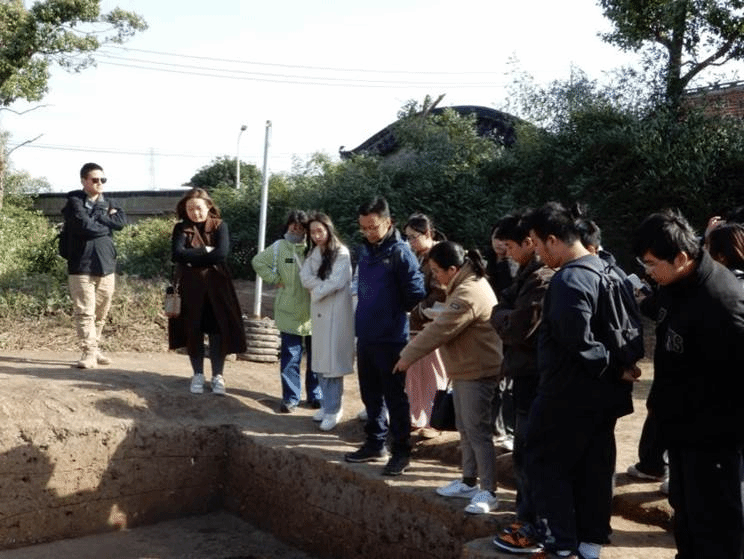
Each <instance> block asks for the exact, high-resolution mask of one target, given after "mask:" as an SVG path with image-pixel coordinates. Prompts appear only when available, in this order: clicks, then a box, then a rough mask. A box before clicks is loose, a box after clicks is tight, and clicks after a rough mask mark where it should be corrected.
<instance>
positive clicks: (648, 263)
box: [635, 256, 659, 272]
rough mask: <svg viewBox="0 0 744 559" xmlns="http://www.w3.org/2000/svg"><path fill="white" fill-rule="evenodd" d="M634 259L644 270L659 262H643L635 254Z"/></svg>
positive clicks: (653, 266)
mask: <svg viewBox="0 0 744 559" xmlns="http://www.w3.org/2000/svg"><path fill="white" fill-rule="evenodd" d="M635 260H636V262H637V263H638V264H640V265H641V266H643V269H644V270H646V272H648V271H649V270H651V269H653V268H656V266H657V265H658V264H659V262H644V261H643V260H641V258H640V257H639V256H636V259H635Z"/></svg>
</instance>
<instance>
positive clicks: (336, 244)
mask: <svg viewBox="0 0 744 559" xmlns="http://www.w3.org/2000/svg"><path fill="white" fill-rule="evenodd" d="M313 221H317V222H318V223H320V224H321V225H322V226H323V227H325V230H326V232H327V233H328V242H327V243H326V246H325V250H321V251H320V254H321V260H320V268H318V277H319V278H320V279H322V280H324V279H326V278H327V277H328V275H329V274H330V273H331V269H332V268H333V263H334V262H335V260H336V256H337V255H338V250H339V248H340V246H341V241H340V240H339V238H338V235H337V234H336V228H335V227H334V226H333V222H332V221H331V218H330V217H328V216H327V215H326V214H324V213H322V212H314V213H311V214H310V217H308V218H307V229H308V232H309V231H310V225H311V224H312V223H313ZM308 237H310V235H308ZM310 242H311V243H312V244H315V243H314V242H313V241H312V239H311V240H310Z"/></svg>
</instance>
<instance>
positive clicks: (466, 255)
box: [429, 241, 486, 278]
mask: <svg viewBox="0 0 744 559" xmlns="http://www.w3.org/2000/svg"><path fill="white" fill-rule="evenodd" d="M429 259H430V260H433V261H434V262H436V264H437V266H439V267H440V268H442V270H446V269H447V268H449V267H450V266H454V267H455V268H457V269H458V270H459V269H460V268H462V267H463V266H464V265H465V263H466V262H470V264H471V265H472V266H473V271H474V272H475V275H476V276H477V277H479V278H482V277H486V262H485V260H483V256H481V253H480V252H478V251H477V250H469V251H467V252H465V250H464V249H463V248H462V247H461V246H460V245H459V244H457V243H455V242H452V241H442V242H441V243H437V244H435V245H434V246H433V247H431V250H430V251H429Z"/></svg>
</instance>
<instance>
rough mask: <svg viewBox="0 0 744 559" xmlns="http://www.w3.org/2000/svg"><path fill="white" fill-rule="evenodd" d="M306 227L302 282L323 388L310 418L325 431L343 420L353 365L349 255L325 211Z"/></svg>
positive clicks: (315, 366) (315, 364)
mask: <svg viewBox="0 0 744 559" xmlns="http://www.w3.org/2000/svg"><path fill="white" fill-rule="evenodd" d="M308 229H309V231H310V241H311V243H312V245H313V249H312V251H311V252H310V254H309V255H308V256H307V258H305V262H304V263H303V264H302V268H301V269H300V280H301V281H302V285H304V286H305V287H306V288H307V289H308V290H309V291H310V315H311V318H312V331H313V353H312V369H313V371H315V373H316V374H317V375H318V379H319V381H320V385H321V390H322V392H323V396H322V401H321V408H320V410H318V412H317V413H316V414H315V415H314V416H313V419H314V420H315V421H320V429H321V430H323V431H329V430H331V429H333V428H334V427H335V426H336V424H337V423H338V422H339V420H340V419H341V414H342V409H341V400H342V397H343V390H344V383H343V379H344V376H345V375H348V374H351V373H352V372H353V369H354V309H353V305H352V300H351V256H350V254H349V249H348V248H346V247H345V246H344V245H343V244H342V243H341V241H340V240H339V238H338V236H337V235H336V230H335V228H334V227H333V223H332V222H331V219H330V218H329V217H328V216H327V215H325V214H323V213H316V214H313V215H311V216H310V218H309V220H308Z"/></svg>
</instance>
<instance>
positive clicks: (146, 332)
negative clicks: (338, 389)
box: [0, 282, 675, 559]
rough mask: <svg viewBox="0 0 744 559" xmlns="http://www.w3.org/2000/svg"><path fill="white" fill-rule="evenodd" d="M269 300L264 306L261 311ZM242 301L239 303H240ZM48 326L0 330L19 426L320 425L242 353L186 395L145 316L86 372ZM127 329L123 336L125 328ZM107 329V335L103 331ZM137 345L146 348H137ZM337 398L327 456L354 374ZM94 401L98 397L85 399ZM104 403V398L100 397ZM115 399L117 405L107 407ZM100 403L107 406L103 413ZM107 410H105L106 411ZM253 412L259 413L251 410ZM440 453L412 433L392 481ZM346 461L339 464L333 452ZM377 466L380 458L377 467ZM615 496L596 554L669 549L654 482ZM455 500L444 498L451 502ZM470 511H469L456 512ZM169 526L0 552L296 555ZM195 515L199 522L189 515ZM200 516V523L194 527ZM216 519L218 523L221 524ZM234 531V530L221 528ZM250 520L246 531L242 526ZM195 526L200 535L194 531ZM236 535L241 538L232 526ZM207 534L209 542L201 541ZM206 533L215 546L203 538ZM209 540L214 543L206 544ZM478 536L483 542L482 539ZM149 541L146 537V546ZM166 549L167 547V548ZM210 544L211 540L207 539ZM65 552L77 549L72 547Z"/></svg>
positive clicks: (31, 557)
mask: <svg viewBox="0 0 744 559" xmlns="http://www.w3.org/2000/svg"><path fill="white" fill-rule="evenodd" d="M236 288H237V289H238V291H239V293H240V295H241V299H242V300H243V309H244V313H245V314H251V313H250V311H251V310H252V307H253V291H252V284H251V283H250V282H244V283H243V282H236ZM270 297H271V293H270V292H268V293H265V296H264V300H265V301H267V299H268V300H269V301H268V304H264V305H262V307H263V308H262V311H263V312H262V314H264V315H265V314H268V313H270ZM267 307H268V310H267ZM246 311H248V312H246ZM56 328H58V330H54V331H56V332H58V334H57V335H53V336H52V335H49V336H47V334H50V333H51V331H44V329H43V328H42V329H41V330H42V332H41V335H40V331H38V330H28V329H26V330H25V331H24V328H22V327H18V328H17V329H16V331H13V332H6V333H5V334H4V335H3V337H2V338H3V340H4V341H8V340H9V339H15V340H17V343H18V346H19V347H18V348H17V349H15V350H4V351H2V352H0V379H1V380H2V382H3V386H4V388H5V390H3V391H2V392H0V416H2V421H3V423H4V426H5V428H11V427H12V426H13V425H17V427H18V428H19V430H21V431H22V430H23V429H24V425H26V424H27V422H28V419H26V418H28V417H33V422H34V424H40V423H45V422H46V423H47V424H53V423H54V421H55V418H56V414H57V413H58V411H59V410H60V409H65V410H74V411H75V418H76V421H80V422H81V423H85V422H90V423H91V424H95V423H96V422H100V421H102V420H104V419H105V418H106V416H111V417H112V418H113V420H117V419H116V417H115V416H116V415H117V414H119V413H122V412H123V411H127V413H130V414H131V413H134V416H133V417H134V419H137V416H141V418H142V419H144V418H146V417H147V418H149V417H154V418H169V419H172V418H174V417H176V418H183V420H184V421H194V420H199V421H209V422H214V424H216V425H220V424H225V423H231V422H234V421H236V420H237V419H236V418H239V417H241V416H243V415H244V414H248V413H250V414H251V415H250V421H251V424H252V425H253V427H254V428H256V429H260V430H264V432H266V433H276V435H288V434H289V435H298V436H302V435H303V434H304V433H307V434H311V433H312V434H314V435H317V434H318V432H317V426H316V425H315V424H314V423H313V422H312V421H311V419H310V416H311V415H312V413H313V410H310V409H302V408H300V409H299V410H298V412H297V413H296V414H293V415H291V416H286V415H279V414H277V413H276V411H275V410H276V408H277V406H278V403H279V395H280V384H279V376H278V374H277V369H278V366H277V365H275V364H259V363H252V362H246V361H232V362H229V363H228V364H227V368H226V379H227V383H228V397H227V398H215V397H212V395H211V394H208V393H205V394H204V395H202V396H201V397H194V396H193V395H190V394H189V393H188V379H189V376H190V371H189V364H188V360H187V358H186V357H185V356H183V355H177V354H174V353H172V352H167V351H166V345H165V323H163V326H162V327H159V328H160V335H159V336H158V335H156V334H157V329H154V328H153V327H152V325H148V326H147V327H146V328H143V329H142V330H139V329H137V328H136V327H133V328H131V329H128V330H127V331H122V332H116V333H115V335H114V336H112V333H111V332H107V336H108V337H109V339H111V340H112V342H111V343H112V346H116V347H132V346H135V347H137V348H138V350H136V351H112V352H111V354H112V357H114V358H115V362H114V364H113V365H112V366H110V367H108V368H101V369H97V370H95V371H81V370H79V369H75V368H72V367H70V365H71V364H72V363H74V361H75V360H76V359H77V358H78V354H77V352H73V351H71V350H72V349H73V348H74V345H75V341H74V332H73V331H72V326H71V325H70V326H69V328H70V330H69V332H63V330H62V327H61V326H58V327H56ZM125 336H126V337H127V339H123V337H125ZM112 338H113V339H112ZM139 347H142V348H144V347H152V348H153V349H150V350H144V349H139ZM642 368H643V371H644V376H643V379H644V380H642V381H641V382H640V383H638V385H637V386H636V390H635V405H636V412H635V413H634V414H632V415H631V416H628V417H625V418H622V419H621V420H620V421H619V423H618V428H617V446H618V460H617V469H618V471H619V472H624V471H625V469H626V468H627V466H628V465H630V464H633V463H635V461H636V459H637V445H638V438H639V436H640V432H641V426H642V423H643V419H644V417H645V407H644V402H645V396H646V393H647V391H648V387H649V385H650V379H651V376H652V370H651V366H650V364H649V363H644V366H643V367H642ZM344 398H345V402H344V410H345V412H344V417H343V420H342V422H341V424H340V425H339V426H338V428H337V429H336V430H334V431H333V432H331V433H329V434H327V435H324V436H323V440H325V441H326V444H327V445H328V450H327V452H328V455H329V459H330V460H338V459H339V456H341V455H342V453H343V452H347V451H349V450H351V449H353V448H354V447H355V446H356V445H357V444H359V442H361V441H362V440H363V431H362V426H361V424H360V423H359V422H358V421H357V420H356V418H355V415H356V413H357V412H358V411H359V410H360V409H362V404H361V400H360V398H359V392H358V386H357V383H356V380H355V379H353V378H350V379H347V382H346V392H345V396H344ZM92 401H100V404H97V405H90V404H91V402H92ZM104 404H105V405H106V406H108V408H106V407H103V406H104ZM114 404H115V407H113V408H112V407H111V406H112V405H114ZM106 410H108V411H106ZM103 412H105V413H103ZM255 412H258V413H255ZM432 458H434V459H438V460H441V461H442V462H443V463H444V464H450V465H451V470H450V471H451V474H450V475H452V476H455V475H457V472H458V469H459V468H458V467H457V463H458V455H457V436H456V434H451V433H447V434H443V435H442V436H440V437H436V438H434V439H417V440H416V448H415V454H414V466H413V467H412V468H411V471H410V473H407V474H406V475H404V476H402V478H405V479H401V480H400V481H397V480H396V481H392V482H390V483H392V484H396V483H400V482H401V481H402V482H404V483H405V484H406V486H407V487H409V486H410V487H411V488H413V489H414V490H423V491H432V492H433V489H434V486H435V485H436V483H435V485H432V484H433V481H432V479H431V477H430V476H426V475H420V474H417V472H416V469H417V468H416V467H415V463H416V461H417V460H422V459H423V460H429V459H432ZM342 463H343V462H342ZM349 467H355V468H358V467H362V468H372V467H373V466H371V465H367V464H363V465H349ZM374 467H377V466H374ZM440 481H441V480H434V482H440ZM616 487H617V494H618V504H617V506H616V511H617V514H616V515H615V516H613V518H612V526H613V531H614V533H613V536H612V545H610V546H607V547H606V548H605V550H604V551H603V554H602V556H603V558H604V559H620V558H623V559H629V558H630V559H632V558H638V559H641V558H643V559H671V558H672V557H674V555H675V550H674V542H673V539H672V537H671V535H670V534H669V532H668V531H666V529H665V528H663V527H660V526H659V524H664V522H666V521H667V520H668V516H669V512H670V509H669V505H668V503H667V502H666V499H665V498H664V496H663V495H661V494H660V493H659V492H658V491H657V489H658V484H655V483H650V484H649V483H636V482H634V481H633V480H631V479H630V478H628V477H627V476H626V475H625V474H622V473H621V474H619V475H618V477H617V483H616ZM499 492H500V495H501V497H502V501H503V502H504V505H503V506H504V507H507V508H508V507H509V506H510V505H509V503H513V492H512V491H511V490H510V489H509V488H508V487H507V488H501V489H500V490H499ZM460 504H461V503H453V506H459V505H460ZM465 521H467V520H465ZM175 522H176V524H175V525H173V524H170V523H168V524H165V525H163V526H162V527H161V528H160V529H158V528H157V527H150V528H137V529H134V530H130V531H125V532H121V533H118V534H109V535H103V536H93V537H88V538H84V539H81V540H77V542H78V543H77V544H75V545H76V547H74V548H70V547H68V546H70V545H73V542H70V541H68V542H57V543H53V544H46V545H44V546H33V547H29V548H25V549H20V550H13V551H4V552H0V559H39V558H42V557H57V556H59V557H65V556H75V557H80V558H81V559H85V558H91V559H92V558H99V557H109V558H111V559H135V558H147V557H160V558H162V559H168V558H170V557H192V558H195V559H197V558H198V559H213V558H214V559H217V558H218V557H221V558H224V557H256V558H259V557H277V558H282V559H283V558H285V557H286V558H288V557H303V556H305V555H303V554H301V553H300V552H298V551H296V550H294V551H293V550H292V549H291V548H287V547H286V546H284V545H283V544H281V543H280V542H276V541H275V540H273V539H272V538H271V537H270V536H268V535H264V536H261V535H260V533H259V534H257V535H256V537H257V538H259V540H260V541H261V542H262V546H263V547H262V549H263V554H261V553H258V552H257V551H256V552H255V553H254V552H253V551H250V553H249V554H246V553H247V550H249V549H251V548H250V547H249V545H250V544H248V543H246V547H244V548H242V549H243V551H242V552H241V553H242V554H241V553H238V552H235V551H233V550H232V549H231V548H230V549H228V547H227V544H226V543H225V546H226V547H224V548H223V547H219V545H220V544H219V542H220V541H224V542H226V541H227V540H230V539H234V538H237V537H239V534H242V533H243V532H245V531H246V528H245V526H244V525H243V524H242V523H240V522H239V521H238V523H237V524H235V523H233V522H232V521H231V520H230V521H225V520H224V519H223V520H220V518H219V517H218V519H217V520H216V523H217V524H218V525H220V524H222V525H223V526H222V528H215V527H214V526H215V524H214V522H215V521H214V519H212V518H206V519H204V520H203V525H199V521H198V520H196V521H195V520H194V519H184V520H183V523H182V524H179V522H181V521H175ZM194 522H196V524H194ZM197 526H200V527H197ZM223 528H224V530H223ZM233 529H234V530H235V531H234V532H231V531H230V530H233ZM178 530H185V533H188V534H191V536H190V537H182V538H169V539H167V541H166V540H164V539H163V537H164V536H163V534H166V533H171V532H173V533H178ZM251 530H252V529H250V528H249V529H248V531H249V532H251ZM199 534H201V537H202V539H199V537H200V536H199ZM241 537H242V536H241ZM205 542H206V543H205ZM209 542H212V544H209ZM210 545H211V546H212V548H211V549H209V547H210ZM483 545H487V542H484V544H483ZM148 546H149V547H148ZM164 546H165V547H167V548H168V549H165V547H164ZM215 546H217V547H215ZM73 550H74V551H73Z"/></svg>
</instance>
